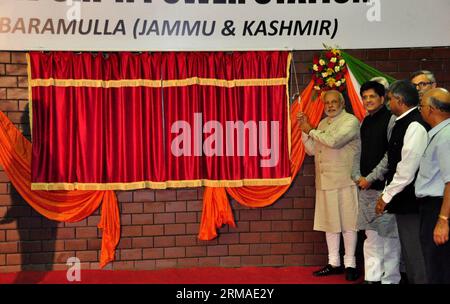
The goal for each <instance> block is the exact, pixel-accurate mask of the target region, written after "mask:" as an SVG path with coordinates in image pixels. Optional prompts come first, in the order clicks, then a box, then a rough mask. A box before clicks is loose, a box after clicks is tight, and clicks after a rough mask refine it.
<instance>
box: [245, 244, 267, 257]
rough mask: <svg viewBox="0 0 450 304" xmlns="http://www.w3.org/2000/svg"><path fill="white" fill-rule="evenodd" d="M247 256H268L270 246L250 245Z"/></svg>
mask: <svg viewBox="0 0 450 304" xmlns="http://www.w3.org/2000/svg"><path fill="white" fill-rule="evenodd" d="M249 249H250V251H249V254H251V255H268V254H270V244H250V245H249Z"/></svg>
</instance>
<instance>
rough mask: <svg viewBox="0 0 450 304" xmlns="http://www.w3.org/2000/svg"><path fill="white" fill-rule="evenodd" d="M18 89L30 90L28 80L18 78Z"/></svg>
mask: <svg viewBox="0 0 450 304" xmlns="http://www.w3.org/2000/svg"><path fill="white" fill-rule="evenodd" d="M17 87H19V88H28V78H27V77H22V76H18V77H17Z"/></svg>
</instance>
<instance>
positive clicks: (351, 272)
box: [345, 267, 359, 281]
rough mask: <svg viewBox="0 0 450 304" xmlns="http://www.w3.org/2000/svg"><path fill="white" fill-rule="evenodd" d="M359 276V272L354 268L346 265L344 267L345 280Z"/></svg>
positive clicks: (354, 279) (351, 279)
mask: <svg viewBox="0 0 450 304" xmlns="http://www.w3.org/2000/svg"><path fill="white" fill-rule="evenodd" d="M358 278H359V273H358V270H357V269H356V268H353V267H347V268H345V279H346V280H347V281H356V280H357V279H358Z"/></svg>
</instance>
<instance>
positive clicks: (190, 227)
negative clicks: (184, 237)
mask: <svg viewBox="0 0 450 304" xmlns="http://www.w3.org/2000/svg"><path fill="white" fill-rule="evenodd" d="M198 232H199V225H198V223H195V224H190V223H187V224H186V234H198Z"/></svg>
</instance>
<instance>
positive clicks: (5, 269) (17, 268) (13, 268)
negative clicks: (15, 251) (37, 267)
mask: <svg viewBox="0 0 450 304" xmlns="http://www.w3.org/2000/svg"><path fill="white" fill-rule="evenodd" d="M21 270H22V266H20V265H13V266H2V267H1V269H0V272H19V271H21Z"/></svg>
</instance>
